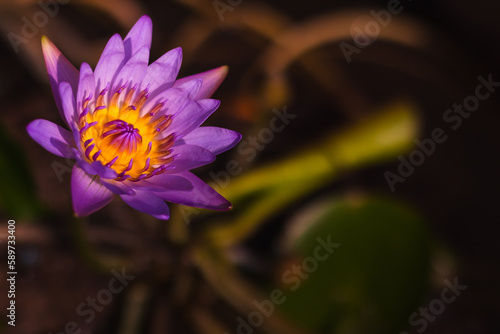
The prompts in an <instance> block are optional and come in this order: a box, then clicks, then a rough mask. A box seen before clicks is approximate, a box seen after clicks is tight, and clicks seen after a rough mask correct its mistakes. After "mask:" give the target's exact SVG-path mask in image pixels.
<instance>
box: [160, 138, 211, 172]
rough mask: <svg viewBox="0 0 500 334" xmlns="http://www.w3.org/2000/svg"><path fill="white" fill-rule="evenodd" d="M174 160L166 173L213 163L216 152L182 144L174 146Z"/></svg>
mask: <svg viewBox="0 0 500 334" xmlns="http://www.w3.org/2000/svg"><path fill="white" fill-rule="evenodd" d="M172 155H174V156H175V158H174V161H172V162H171V163H170V164H169V167H173V168H172V169H169V170H167V171H166V172H165V173H167V174H172V173H175V174H177V173H179V172H183V171H185V170H189V169H193V168H196V167H200V166H203V165H206V164H208V163H211V162H213V161H214V160H215V154H213V153H212V152H210V151H209V150H206V149H204V148H202V147H199V146H193V145H182V146H176V147H173V148H172Z"/></svg>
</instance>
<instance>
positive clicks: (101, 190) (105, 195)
mask: <svg viewBox="0 0 500 334" xmlns="http://www.w3.org/2000/svg"><path fill="white" fill-rule="evenodd" d="M71 197H72V200H73V209H74V210H75V214H76V215H77V216H79V217H84V216H88V215H89V214H91V213H93V212H95V211H97V210H99V209H101V208H103V207H104V206H106V205H107V204H108V203H109V202H111V200H112V199H113V197H114V194H113V193H112V192H111V191H109V190H108V189H107V188H106V187H104V186H103V185H102V184H101V183H100V182H99V177H97V176H90V175H88V174H87V173H85V172H84V171H83V170H82V169H81V168H80V167H79V166H77V165H75V166H74V167H73V172H72V174H71Z"/></svg>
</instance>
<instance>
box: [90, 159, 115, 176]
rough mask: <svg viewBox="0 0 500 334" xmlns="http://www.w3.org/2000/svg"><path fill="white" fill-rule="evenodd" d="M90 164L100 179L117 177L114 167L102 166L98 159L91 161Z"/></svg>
mask: <svg viewBox="0 0 500 334" xmlns="http://www.w3.org/2000/svg"><path fill="white" fill-rule="evenodd" d="M90 165H91V166H92V168H93V169H94V170H95V172H96V174H97V175H99V176H100V177H101V178H102V179H116V178H117V177H118V173H117V172H116V171H115V170H114V169H112V168H109V167H106V166H104V165H103V164H102V162H100V161H92V163H91V164H90Z"/></svg>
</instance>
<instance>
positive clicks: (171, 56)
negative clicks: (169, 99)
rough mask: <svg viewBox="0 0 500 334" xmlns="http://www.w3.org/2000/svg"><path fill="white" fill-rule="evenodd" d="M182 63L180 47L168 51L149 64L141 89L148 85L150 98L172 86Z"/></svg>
mask: <svg viewBox="0 0 500 334" xmlns="http://www.w3.org/2000/svg"><path fill="white" fill-rule="evenodd" d="M181 63H182V49H181V48H175V49H173V50H170V51H168V52H167V53H165V54H164V55H163V56H161V57H160V58H158V60H156V61H155V62H154V63H152V64H151V65H149V67H148V69H147V72H146V76H145V77H144V80H143V87H142V89H144V88H146V86H147V85H149V91H150V92H151V98H154V97H155V96H156V95H158V94H159V93H161V92H163V91H165V90H166V89H168V88H170V87H172V86H173V84H174V82H175V78H177V74H178V73H179V69H180V68H181Z"/></svg>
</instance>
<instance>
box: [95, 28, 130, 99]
mask: <svg viewBox="0 0 500 334" xmlns="http://www.w3.org/2000/svg"><path fill="white" fill-rule="evenodd" d="M124 59H125V48H124V46H123V41H122V38H121V37H120V35H119V34H115V35H113V36H112V37H111V38H110V39H109V41H108V44H106V47H105V48H104V51H103V52H102V55H101V58H99V61H98V62H97V65H96V67H95V72H94V75H95V81H96V89H97V92H96V93H99V92H100V91H101V90H103V89H104V88H106V86H107V85H108V84H111V81H112V80H113V78H114V76H115V75H116V73H117V71H118V70H119V69H120V68H121V67H122V66H123V63H124Z"/></svg>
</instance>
